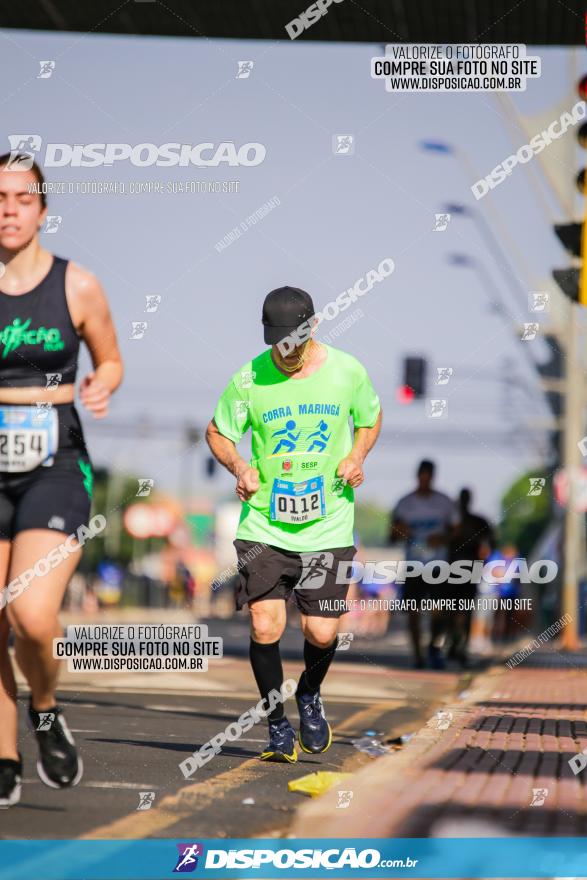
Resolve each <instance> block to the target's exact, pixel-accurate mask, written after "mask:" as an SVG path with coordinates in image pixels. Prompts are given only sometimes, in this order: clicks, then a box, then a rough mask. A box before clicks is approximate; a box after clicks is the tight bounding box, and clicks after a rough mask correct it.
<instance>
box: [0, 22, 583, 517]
mask: <svg viewBox="0 0 587 880" xmlns="http://www.w3.org/2000/svg"><path fill="white" fill-rule="evenodd" d="M0 39H1V45H2V74H3V76H2V79H3V98H2V100H0V108H1V112H2V121H3V130H4V132H5V134H4V135H2V138H4V139H5V140H4V146H3V147H2V149H3V150H4V149H8V139H7V138H6V134H9V133H36V134H39V135H40V136H41V137H42V139H43V143H44V144H47V143H66V144H85V143H129V144H138V143H143V142H144V143H153V144H163V143H167V142H179V143H184V144H197V143H202V142H213V143H220V142H223V141H233V142H235V143H236V144H237V145H241V144H243V143H248V142H256V143H261V144H263V145H264V146H265V148H266V156H265V159H264V161H263V162H262V163H261V164H259V165H257V166H255V167H234V168H229V167H227V166H220V167H218V168H195V167H193V166H191V167H189V168H156V167H148V168H140V167H134V166H133V165H131V164H130V163H129V162H119V163H116V164H115V165H114V166H113V167H112V168H106V167H97V168H71V167H64V168H51V169H47V170H46V176H47V179H48V180H49V181H52V182H60V183H66V184H69V183H71V182H86V183H87V182H106V181H111V182H114V181H117V182H119V183H120V182H124V183H125V184H126V187H127V190H128V189H129V187H130V185H131V184H134V183H148V182H154V181H159V182H162V183H163V184H165V185H166V184H167V183H168V182H169V183H178V182H180V181H184V182H188V181H194V180H199V181H207V180H213V181H222V180H225V181H228V180H231V181H234V180H236V181H238V182H239V191H238V192H237V193H236V192H233V193H199V194H193V193H169V194H168V193H165V194H161V193H152V194H146V193H143V194H130V193H129V192H127V193H126V194H118V195H106V194H95V195H89V194H73V195H70V194H54V195H51V196H50V197H49V207H50V211H49V213H50V214H55V215H60V216H61V217H62V222H61V226H60V228H59V230H58V232H57V233H56V234H53V235H48V234H43V235H42V242H43V245H44V246H45V247H47V248H48V249H49V250H51V251H53V252H55V253H57V254H59V255H60V256H64V257H67V258H70V259H72V260H75V261H76V262H78V263H80V264H81V265H83V266H85V267H86V268H88V269H90V270H91V271H93V272H94V273H95V274H96V275H97V276H98V277H99V279H100V280H101V282H102V284H103V285H104V287H105V290H106V292H107V294H108V297H109V301H110V303H111V308H112V312H113V315H114V320H115V323H116V327H117V330H118V334H119V339H120V344H121V349H122V354H123V357H124V360H125V365H126V375H125V381H124V384H123V386H122V387H121V389H120V390H119V391H118V392H117V393H116V395H115V397H114V398H113V401H112V408H111V415H110V417H109V419H108V420H107V421H105V422H101V423H96V422H93V420H92V418H91V416H89V415H84V413H83V412H82V420H83V423H84V425H85V428H86V433H87V437H88V442H89V445H90V451H91V454H92V458H93V460H94V463H95V464H96V465H101V464H102V465H110V466H113V467H116V468H119V469H123V470H129V471H131V472H133V473H135V474H137V476H140V477H142V478H145V477H148V478H151V479H154V480H155V484H156V486H157V487H158V488H161V489H164V490H170V491H174V492H175V491H178V490H179V491H181V492H182V493H183V494H184V495H191V496H192V498H194V499H195V500H196V501H197V500H198V499H204V498H213V499H219V498H223V497H229V498H230V497H231V493H232V492H233V485H232V483H233V481H232V478H231V477H230V476H229V475H228V474H219V475H218V476H216V477H214V478H213V479H212V480H210V479H208V478H207V477H206V476H205V472H204V466H203V464H204V457H205V449H204V447H203V446H200V447H199V448H198V449H196V451H195V452H194V453H193V454H190V455H189V456H186V455H185V454H184V445H183V444H184V441H183V439H182V438H183V437H184V427H185V426H186V425H188V424H190V425H193V426H195V427H197V428H199V429H201V430H203V429H204V428H205V426H206V424H207V422H208V421H209V419H210V417H211V416H212V413H213V410H214V406H215V402H216V400H217V398H218V396H219V394H220V393H221V391H222V390H223V388H224V387H225V385H226V383H227V382H228V380H229V378H230V376H231V375H232V374H233V373H234V372H235V371H236V370H237V369H239V368H240V367H241V366H242V365H243V364H245V363H246V362H247V361H248V360H249V359H250V358H252V357H253V356H255V355H256V354H258V353H260V352H261V351H262V350H263V348H264V347H265V346H264V343H263V339H262V327H261V323H260V319H261V305H262V301H263V298H264V296H265V294H266V293H267V292H268V291H270V290H271V289H273V288H275V287H279V286H281V285H283V284H291V285H294V286H297V287H302V288H304V289H305V290H308V291H309V292H310V293H311V295H312V296H313V298H314V302H315V304H316V306H317V308H320V307H323V306H324V305H326V303H328V302H329V301H330V300H332V299H334V298H335V297H336V296H337V295H338V294H339V293H340V292H342V291H343V290H345V289H347V288H349V287H351V286H352V285H354V283H355V282H356V281H357V280H358V279H359V278H361V277H363V276H365V275H366V273H367V272H368V271H369V270H371V269H373V268H376V267H377V266H378V264H379V263H380V262H381V260H383V259H384V258H391V259H392V260H393V261H394V264H395V270H394V272H393V274H391V275H390V276H389V277H388V278H386V279H385V280H384V281H382V282H381V283H380V284H376V285H375V286H374V288H373V290H372V291H371V292H370V293H368V294H367V295H366V296H365V297H363V298H362V299H361V301H360V302H359V303H358V304H357V305H358V306H359V307H360V308H361V311H362V313H363V314H362V316H361V317H360V318H359V319H358V320H356V321H355V322H354V323H353V325H352V326H351V327H350V328H349V329H348V330H346V331H345V332H344V333H342V334H341V335H340V336H338V337H337V339H336V341H333V343H332V344H334V345H336V346H337V347H339V348H342V349H344V350H346V351H349V352H350V353H352V354H353V355H355V356H356V357H358V358H359V359H360V360H361V361H362V362H363V364H364V365H365V367H366V368H367V370H368V372H369V374H370V376H371V378H372V381H373V384H374V385H375V388H376V389H377V391H378V393H379V396H380V398H381V402H382V406H383V411H384V429H383V433H382V438H381V440H380V442H379V444H378V446H377V447H376V449H375V450H374V452H373V453H372V454H371V456H370V458H369V459H368V461H367V464H366V481H365V484H364V485H363V487H362V488H361V489H360V490H359V493H358V495H357V497H358V499H359V500H362V501H373V502H375V503H377V504H381V505H383V506H384V507H386V508H391V507H392V506H393V504H394V503H395V502H396V501H397V499H398V498H399V497H400V496H401V495H402V494H405V492H407V491H409V490H410V489H411V488H412V485H413V474H414V471H415V469H416V466H417V462H418V461H419V459H420V458H422V457H427V458H433V459H434V460H436V462H437V465H438V475H437V486H438V488H440V489H443V490H444V491H446V492H449V493H450V494H453V495H454V494H456V493H457V492H458V490H459V489H460V488H461V487H462V486H463V485H468V486H471V487H472V488H473V490H474V493H475V497H476V504H475V506H476V507H477V508H478V509H479V510H480V511H482V512H484V513H486V514H488V515H490V516H492V517H496V516H497V515H498V511H499V502H500V498H501V496H502V494H503V493H504V491H505V490H506V489H507V488H508V486H509V485H510V483H511V481H512V480H513V479H515V478H516V477H517V476H518V475H519V474H520V473H522V472H523V471H525V470H526V469H528V468H530V467H535V466H538V465H540V462H541V449H543V448H544V436H543V432H542V430H541V429H540V428H538V427H536V426H537V425H538V424H539V423H540V424H544V420H545V419H546V418H547V417H548V412H547V410H546V409H545V407H544V404H543V401H542V399H541V396H540V391H539V387H538V383H537V378H536V374H535V372H534V370H533V369H532V367H531V366H530V365H529V361H528V351H523V347H524V346H529V345H533V346H534V348H533V350H532V356H535V357H536V358H540V357H543V356H544V355H545V352H546V349H545V348H544V343H543V342H542V341H541V339H540V338H538V339H536V340H534V342H526V343H522V342H520V340H519V338H518V336H517V328H518V327H519V325H520V324H521V323H523V322H524V321H532V320H535V317H533V316H532V314H530V313H529V312H528V308H527V303H526V301H527V295H528V292H529V291H532V290H544V289H547V288H546V287H545V279H547V278H548V276H549V275H550V271H551V269H552V268H553V267H554V266H558V265H560V266H564V265H565V264H566V257H565V256H564V254H563V252H562V250H561V248H560V246H559V245H558V243H557V241H556V238H555V236H554V234H553V233H552V229H551V226H550V222H551V221H552V219H559V220H560V219H566V218H564V217H561V216H560V212H559V215H557V213H556V212H557V210H558V209H557V208H556V207H554V206H553V203H552V201H550V202H549V200H548V197H546V199H545V200H542V199H541V198H539V197H538V191H537V189H536V187H535V185H533V184H532V180H531V177H530V174H529V173H528V169H527V167H521V166H520V167H518V168H517V169H516V170H515V172H514V173H513V174H512V175H511V177H510V178H508V179H507V180H506V181H505V182H504V183H503V184H502V185H501V186H500V187H499V188H498V189H496V190H495V191H494V194H493V195H492V196H491V197H490V198H489V197H488V198H487V199H485V200H482V201H480V202H478V203H476V202H475V199H474V198H473V196H472V194H471V191H470V185H471V183H472V182H473V181H472V180H471V178H470V173H468V172H467V171H466V163H467V162H468V163H469V166H470V165H471V164H472V165H473V166H474V167H475V168H476V169H477V170H478V172H479V176H483V175H485V174H488V173H489V172H490V171H491V169H492V168H494V167H495V166H496V165H497V164H499V163H500V162H502V161H503V159H504V158H505V157H506V156H508V155H509V154H510V153H511V152H512V140H511V134H510V133H509V131H508V127H507V125H506V124H505V120H504V115H503V108H502V107H501V106H500V105H499V104H498V102H497V101H496V100H495V98H494V96H492V95H489V94H479V93H476V94H462V93H455V94H447V93H444V94H438V93H436V94H422V93H404V94H390V93H388V92H386V91H385V88H384V85H383V82H382V81H381V80H376V79H371V77H370V59H371V58H372V57H373V56H374V55H379V54H381V53H382V47H380V46H374V45H368V44H356V45H354V44H349V43H345V44H323V43H315V42H312V43H308V42H306V43H304V42H303V41H301V40H298V41H296V42H286V41H283V42H279V43H271V42H244V41H228V40H198V39H191V38H190V39H188V38H152V37H122V36H102V35H100V36H97V35H81V34H71V33H66V34H57V33H55V34H54V33H45V32H43V33H40V32H39V33H32V32H22V31H12V30H10V31H9V30H4V31H0ZM533 51H534V52H536V53H538V54H539V55H540V56H541V58H542V76H541V78H540V79H538V80H536V79H532V80H529V81H528V87H527V91H526V92H524V93H519V94H516V95H513V96H512V97H513V100H514V103H515V106H516V108H517V110H518V111H519V112H520V113H522V114H526V115H528V116H535V115H537V114H546V118H547V119H549V120H550V119H555V118H556V116H558V115H559V113H560V105H561V102H563V103H562V106H563V107H566V108H567V109H568V108H570V107H571V106H572V105H573V104H574V103H575V101H576V100H577V99H576V97H575V95H574V93H573V82H572V78H571V74H570V69H569V57H570V52H569V51H568V50H562V49H552V48H538V49H536V50H533ZM43 60H54V61H55V69H54V71H53V74H52V76H51V77H50V78H47V79H38V78H37V73H38V72H39V62H40V61H43ZM243 60H250V61H253V62H254V66H253V68H252V71H251V74H250V76H249V77H248V78H237V77H236V72H237V69H238V62H239V61H243ZM557 107H558V108H559V109H558V110H557V109H556V108H557ZM549 114H550V115H549ZM537 130H539V129H538V128H536V127H534V128H533V129H532V131H537ZM337 134H344V135H348V134H350V135H352V136H353V139H354V152H353V154H352V155H348V156H340V155H336V154H335V153H334V152H333V147H332V142H333V137H334V136H335V135H337ZM566 137H567V138H571V139H574V133H573V131H572V130H570V131H569V132H568V133H567V135H566ZM426 140H434V141H443V142H449V143H450V144H452V145H454V147H455V148H457V150H456V151H455V153H454V154H453V155H450V154H449V155H441V154H438V153H431V152H426V151H424V150H423V149H421V147H420V146H419V145H420V143H421V142H422V141H426ZM513 141H514V143H515V146H516V148H517V147H518V146H521V145H522V144H524V143H527V135H525V134H524V133H523V132H522V131H521V130H518V131H517V132H514V134H513ZM459 157H460V158H459ZM553 157H554V149H553ZM41 158H42V151H41ZM553 161H554V159H553ZM534 162H535V163H536V165H538V160H536V159H535V160H534ZM577 167H578V166H577ZM537 171H538V168H536V169H532V173H535V172H537ZM568 171H569V177H572V176H573V175H574V173H575V171H576V169H575V168H572V167H569V169H568ZM270 199H274V204H275V207H274V208H273V210H271V211H270V212H269V213H268V214H267V216H265V217H264V218H263V219H262V220H260V221H259V222H257V223H256V224H255V225H254V226H252V227H251V228H248V229H247V231H246V232H245V233H244V234H243V235H242V236H241V237H240V238H238V239H237V240H235V241H234V242H232V243H231V244H230V245H229V246H228V247H226V248H224V249H222V250H220V251H219V250H217V249H216V248H215V244H216V243H217V242H219V241H220V240H221V239H222V238H223V237H224V236H226V235H227V234H228V233H229V232H230V231H231V229H232V228H233V227H235V226H238V225H239V224H240V223H241V222H244V221H246V218H247V217H248V216H249V215H251V214H252V213H253V212H254V211H256V210H257V209H259V208H261V206H262V205H263V204H264V203H265V202H267V201H269V200H270ZM490 201H491V202H492V206H493V208H492V211H490V206H489V202H490ZM447 202H457V203H463V204H465V205H467V206H469V207H470V208H471V209H472V210H473V211H478V212H479V211H480V212H482V214H483V218H484V219H485V221H486V223H489V225H490V226H491V228H492V229H493V230H494V232H493V234H494V235H495V238H496V240H497V241H498V242H499V247H500V248H502V249H504V251H505V253H506V255H507V256H506V260H507V265H508V266H511V267H512V269H513V271H512V274H510V276H509V281H507V272H506V275H505V276H504V274H503V271H502V270H500V268H499V267H498V266H497V265H496V262H495V259H494V256H493V254H492V251H491V250H490V249H489V248H488V245H487V241H486V238H484V236H483V234H482V232H481V229H480V226H479V223H478V222H475V220H474V219H473V218H472V216H469V217H466V216H455V215H454V214H453V215H452V217H451V221H450V223H449V225H448V228H447V229H446V231H444V232H433V231H432V230H433V227H434V225H435V214H436V213H438V212H441V211H442V210H443V205H445V204H446V203H447ZM545 204H546V210H545ZM455 253H457V254H461V255H462V254H465V255H467V256H468V258H469V260H470V265H469V266H468V267H462V266H461V267H458V266H455V265H453V264H452V263H451V262H450V259H449V256H450V255H451V254H455ZM518 258H519V259H518ZM151 294H156V295H159V296H161V302H160V305H159V307H158V310H157V312H156V313H151V314H147V313H146V312H145V298H146V296H147V295H151ZM497 299H499V300H500V301H501V302H502V304H503V305H502V310H501V312H500V311H499V309H498V308H497V307H496V306H495V305H492V301H496V300H497ZM347 314H348V313H347ZM343 317H345V316H341V319H342V318H343ZM137 321H146V322H147V329H146V331H145V333H144V336H143V337H142V338H140V339H136V338H134V339H133V338H131V329H132V322H137ZM541 321H542V322H543V325H544V324H546V323H547V321H548V315H547V316H545V317H544V318H541ZM337 323H338V322H337V321H333V322H332V326H333V325H335V324H337ZM330 329H331V326H330V325H325V330H324V332H328V331H329V330H330ZM413 354H416V355H423V356H425V357H426V358H427V359H428V363H429V365H430V374H429V389H428V390H429V396H430V397H439V398H445V399H447V400H448V414H447V417H446V418H445V419H442V420H436V419H434V420H433V419H431V418H430V417H429V416H428V415H427V407H426V404H425V403H424V402H422V403H420V402H414V403H413V404H411V405H409V406H405V405H401V404H400V403H399V402H398V401H397V399H396V392H397V388H398V386H399V385H400V383H401V364H402V359H403V357H405V356H406V355H413ZM438 367H452V369H453V375H452V377H451V379H450V381H449V384H448V385H447V386H445V387H444V388H439V387H435V386H434V385H433V380H434V376H435V372H436V368H438ZM88 368H89V362H88V360H87V357H86V358H85V359H84V360H83V361H82V374H83V373H84V372H85V371H86V370H87V369H88ZM149 425H150V426H151V428H150V427H149ZM528 426H530V430H529V428H528ZM243 450H244V451H246V444H244V445H243Z"/></svg>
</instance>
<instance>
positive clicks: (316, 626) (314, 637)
mask: <svg viewBox="0 0 587 880" xmlns="http://www.w3.org/2000/svg"><path fill="white" fill-rule="evenodd" d="M302 632H303V633H304V637H305V638H306V639H307V640H308V641H309V642H310V643H311V644H312V645H314V646H315V647H316V648H328V647H330V645H331V644H332V643H333V642H334V640H335V638H336V633H337V632H338V620H336V619H331V618H329V617H322V618H317V619H312V621H311V622H310V621H309V620H306V621H304V622H303V623H302Z"/></svg>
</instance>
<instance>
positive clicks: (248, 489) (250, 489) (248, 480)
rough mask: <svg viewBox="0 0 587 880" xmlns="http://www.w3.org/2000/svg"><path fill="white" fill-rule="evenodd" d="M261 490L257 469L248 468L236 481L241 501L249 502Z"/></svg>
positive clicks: (237, 492) (244, 469) (243, 470)
mask: <svg viewBox="0 0 587 880" xmlns="http://www.w3.org/2000/svg"><path fill="white" fill-rule="evenodd" d="M258 488H259V471H258V470H257V469H256V468H252V467H246V468H243V469H242V471H241V472H240V473H239V474H238V476H237V480H236V494H237V495H238V497H239V498H240V500H241V501H248V500H249V498H250V497H251V495H254V494H255V492H256V491H257V489H258Z"/></svg>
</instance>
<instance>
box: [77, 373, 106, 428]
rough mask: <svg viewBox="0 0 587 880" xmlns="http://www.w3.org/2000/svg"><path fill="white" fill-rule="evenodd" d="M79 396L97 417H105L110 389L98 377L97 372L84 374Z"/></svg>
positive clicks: (83, 403)
mask: <svg viewBox="0 0 587 880" xmlns="http://www.w3.org/2000/svg"><path fill="white" fill-rule="evenodd" d="M79 397H80V400H81V402H82V405H83V406H85V408H86V409H87V410H89V411H90V412H91V413H92V415H93V416H94V418H95V419H103V418H104V416H105V415H107V413H108V405H109V403H110V391H109V390H108V388H106V386H105V385H104V384H103V383H102V382H100V380H99V379H97V378H96V374H95V373H88V375H87V376H84V378H83V379H82V381H81V382H80V386H79Z"/></svg>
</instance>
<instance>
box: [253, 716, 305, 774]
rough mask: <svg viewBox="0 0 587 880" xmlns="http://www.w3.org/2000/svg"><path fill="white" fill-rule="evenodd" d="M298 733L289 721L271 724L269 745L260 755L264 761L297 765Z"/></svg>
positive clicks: (284, 720) (272, 722)
mask: <svg viewBox="0 0 587 880" xmlns="http://www.w3.org/2000/svg"><path fill="white" fill-rule="evenodd" d="M295 741H296V732H295V730H294V729H293V727H292V726H291V724H290V723H289V721H288V720H287V718H282V719H281V721H270V722H269V744H268V746H267V748H266V749H265V750H264V751H262V752H261V754H260V755H259V757H260V759H261V760H262V761H277V762H279V763H282V764H295V762H296V761H297V760H298V755H297V752H296V747H295Z"/></svg>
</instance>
